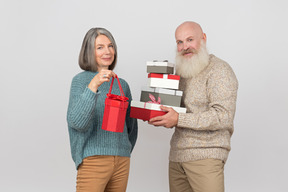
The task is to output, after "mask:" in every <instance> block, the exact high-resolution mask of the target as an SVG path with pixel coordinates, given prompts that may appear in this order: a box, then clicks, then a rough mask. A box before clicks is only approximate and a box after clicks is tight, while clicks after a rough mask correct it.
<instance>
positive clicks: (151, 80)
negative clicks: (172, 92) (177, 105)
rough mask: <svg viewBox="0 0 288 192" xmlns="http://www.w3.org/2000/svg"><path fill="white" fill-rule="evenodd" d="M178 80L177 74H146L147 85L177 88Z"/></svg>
mask: <svg viewBox="0 0 288 192" xmlns="http://www.w3.org/2000/svg"><path fill="white" fill-rule="evenodd" d="M179 80H180V76H179V75H168V74H158V73H149V74H148V86H149V87H160V88H167V89H178V87H179Z"/></svg>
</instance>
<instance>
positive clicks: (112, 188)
mask: <svg viewBox="0 0 288 192" xmlns="http://www.w3.org/2000/svg"><path fill="white" fill-rule="evenodd" d="M129 167H130V158H129V157H120V156H102V155H100V156H91V157H87V158H85V159H83V162H82V164H81V165H80V166H79V168H78V172H77V186H76V189H77V192H125V191H126V187H127V183H128V175H129Z"/></svg>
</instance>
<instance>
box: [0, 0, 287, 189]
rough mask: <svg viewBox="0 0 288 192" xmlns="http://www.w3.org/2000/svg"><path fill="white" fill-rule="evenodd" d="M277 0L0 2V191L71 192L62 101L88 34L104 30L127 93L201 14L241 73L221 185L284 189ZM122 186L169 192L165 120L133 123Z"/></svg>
mask: <svg viewBox="0 0 288 192" xmlns="http://www.w3.org/2000/svg"><path fill="white" fill-rule="evenodd" d="M286 18H288V12H287V1H286V0H273V1H269V0H242V1H231V0H230V1H229V0H218V1H214V0H210V1H208V0H206V1H205V0H203V1H191V0H189V1H181V0H178V1H171V2H169V3H168V1H166V0H158V1H156V0H153V1H152V0H145V1H133V0H131V1H125V0H121V1H112V0H111V1H105V0H102V1H96V0H81V1H76V0H25V1H22V0H1V2H0V21H1V22H0V25H1V32H0V33H1V35H0V51H1V56H0V90H1V95H0V96H1V99H0V104H1V105H0V118H1V119H0V128H1V129H0V163H1V164H0V166H1V168H0V191H1V192H2V191H5V192H16V191H29V192H39V191H41V192H46V191H47V192H48V191H49V192H51V191H53V192H71V191H75V180H76V170H75V167H74V163H73V161H72V158H71V155H70V146H69V138H68V129H67V123H66V110H67V104H68V97H69V89H70V83H71V79H72V77H73V76H74V75H75V74H76V73H78V72H80V71H81V70H80V68H79V67H78V63H77V59H78V54H79V50H80V47H81V43H82V40H83V38H84V35H85V33H86V32H87V31H88V30H89V29H90V28H92V27H105V28H107V29H108V30H110V31H111V32H112V34H113V35H114V37H115V39H116V42H117V44H118V53H119V58H118V59H119V60H118V65H117V67H116V70H115V72H116V73H117V74H118V75H119V76H120V77H122V78H124V79H125V80H127V82H128V83H129V84H130V88H131V91H132V94H133V98H134V99H135V100H139V99H140V92H141V91H140V88H141V86H142V85H146V83H147V73H146V61H150V60H153V59H168V60H169V61H171V62H174V55H175V49H176V44H175V39H174V31H175V28H176V27H177V26H178V25H179V24H181V23H182V22H183V21H186V20H193V21H196V22H198V23H200V24H201V25H202V27H203V30H204V32H206V34H207V38H208V39H207V46H208V49H209V51H210V52H211V53H213V54H215V55H216V56H218V57H220V58H221V59H223V60H225V61H227V62H228V63H229V64H230V65H231V66H232V68H233V69H234V71H235V73H236V75H237V78H238V80H239V92H238V101H237V111H236V117H235V132H234V135H233V137H232V151H231V153H230V156H229V158H228V162H227V164H226V166H225V187H226V191H228V192H242V191H246V192H247V191H248V192H250V191H251V192H254V191H263V192H268V191H269V192H270V191H275V192H284V191H285V192H287V191H288V187H287V184H286V182H287V172H288V166H287V162H288V156H287V151H288V142H287V134H288V131H287V129H288V126H287V116H288V101H287V99H288V89H287V87H288V86H287V84H288V78H287V76H286V74H287V70H288V67H287V64H288V63H287V57H286V56H287V51H288V50H287V43H288V38H287V34H288V27H287V19H286ZM138 123H139V136H138V141H137V143H136V147H135V149H134V152H133V154H132V162H131V172H130V177H129V183H128V189H127V191H128V192H147V191H153V192H167V191H169V189H168V170H167V167H168V153H169V141H170V137H171V135H172V133H173V131H174V130H173V129H165V128H163V127H158V128H156V127H152V126H150V125H148V124H147V123H144V122H142V121H138Z"/></svg>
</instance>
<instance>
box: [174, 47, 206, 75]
mask: <svg viewBox="0 0 288 192" xmlns="http://www.w3.org/2000/svg"><path fill="white" fill-rule="evenodd" d="M194 51H195V50H194ZM175 60H176V74H177V75H180V76H181V77H184V78H191V77H195V76H196V75H198V74H199V73H200V72H201V71H203V69H204V68H205V67H206V66H208V65H209V53H208V50H207V48H206V46H205V44H204V43H203V42H201V46H200V49H199V51H198V53H195V54H194V55H193V56H192V57H190V58H185V57H184V56H183V55H182V53H181V52H177V53H176V59H175Z"/></svg>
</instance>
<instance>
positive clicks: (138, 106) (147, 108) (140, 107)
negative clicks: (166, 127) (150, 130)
mask: <svg viewBox="0 0 288 192" xmlns="http://www.w3.org/2000/svg"><path fill="white" fill-rule="evenodd" d="M160 106H161V104H157V103H147V102H141V101H131V110H130V117H132V118H136V119H142V120H144V121H148V120H150V119H151V118H152V117H157V116H162V115H165V114H166V113H167V112H165V111H162V110H161V109H160ZM164 106H166V107H172V108H173V109H174V110H175V111H176V112H178V113H186V108H182V107H175V106H169V105H164Z"/></svg>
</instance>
